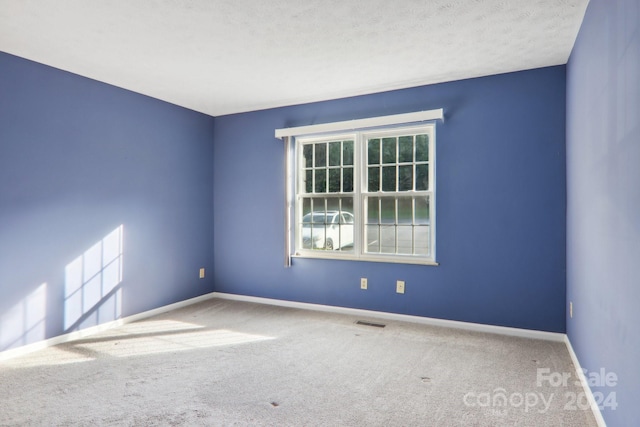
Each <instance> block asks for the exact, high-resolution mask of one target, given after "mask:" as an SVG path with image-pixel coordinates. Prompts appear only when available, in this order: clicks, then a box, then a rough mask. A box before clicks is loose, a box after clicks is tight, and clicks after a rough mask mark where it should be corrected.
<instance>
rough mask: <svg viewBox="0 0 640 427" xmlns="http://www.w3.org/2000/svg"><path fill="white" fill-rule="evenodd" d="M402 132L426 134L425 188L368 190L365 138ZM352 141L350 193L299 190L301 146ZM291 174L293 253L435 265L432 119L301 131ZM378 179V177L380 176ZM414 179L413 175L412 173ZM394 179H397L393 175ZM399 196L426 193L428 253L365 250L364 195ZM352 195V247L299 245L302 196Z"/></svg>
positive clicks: (434, 162) (433, 141) (304, 255)
mask: <svg viewBox="0 0 640 427" xmlns="http://www.w3.org/2000/svg"><path fill="white" fill-rule="evenodd" d="M403 134H405V135H409V134H427V135H428V136H429V137H428V138H429V144H428V153H429V160H428V164H429V172H428V173H429V175H428V177H429V187H428V189H427V190H426V191H424V190H420V191H415V190H412V191H393V192H391V191H389V192H384V191H380V192H378V193H370V192H368V188H366V187H367V168H366V166H367V154H368V153H367V140H368V138H369V137H372V136H374V137H378V136H380V137H381V138H382V137H384V136H392V135H395V136H402V135H403ZM338 140H340V141H344V140H353V141H354V153H353V154H354V165H353V167H354V176H353V187H354V188H353V190H354V191H353V193H347V194H345V193H342V192H340V193H329V192H327V193H321V194H308V193H303V192H302V191H300V190H301V189H300V186H301V185H302V183H303V178H302V177H301V176H300V175H301V174H300V173H299V172H300V170H303V169H304V168H303V167H301V162H302V160H303V153H302V146H303V145H305V144H309V143H314V142H331V141H338ZM290 169H291V170H292V172H293V176H294V185H293V191H292V193H293V194H292V195H293V198H294V200H293V203H292V205H293V206H295V208H294V218H295V220H294V222H293V224H292V226H293V227H292V228H293V237H294V239H293V241H294V245H293V248H294V249H295V253H294V254H293V256H294V257H303V258H324V259H343V260H357V261H374V262H389V263H402V264H422V265H438V264H437V262H436V173H435V170H436V126H435V123H433V122H430V123H422V124H417V125H412V126H402V127H400V126H385V127H379V128H375V129H364V130H357V131H353V132H348V133H344V132H339V133H331V132H329V133H325V134H322V135H304V136H297V137H296V138H295V148H294V155H293V165H292V167H291V168H290ZM381 179H382V178H381ZM414 180H415V175H414ZM396 181H397V179H396ZM372 195H373V197H388V196H390V197H394V198H395V197H403V196H428V199H429V221H430V224H429V232H430V236H429V249H430V253H429V255H409V254H386V253H385V254H382V253H369V252H366V251H365V245H366V238H365V224H366V219H365V206H364V201H365V197H367V196H369V197H371V196H372ZM350 196H352V197H353V215H354V217H355V223H354V236H353V239H354V243H353V251H351V252H348V251H326V250H314V249H305V248H303V247H302V246H303V245H302V227H301V224H302V213H303V208H302V200H303V199H304V198H309V197H316V198H325V197H350Z"/></svg>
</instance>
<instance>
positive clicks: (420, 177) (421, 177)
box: [416, 165, 429, 191]
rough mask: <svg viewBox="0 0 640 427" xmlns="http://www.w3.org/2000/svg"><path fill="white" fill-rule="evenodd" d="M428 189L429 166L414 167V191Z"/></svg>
mask: <svg viewBox="0 0 640 427" xmlns="http://www.w3.org/2000/svg"><path fill="white" fill-rule="evenodd" d="M428 189H429V165H416V190H418V191H420V190H428Z"/></svg>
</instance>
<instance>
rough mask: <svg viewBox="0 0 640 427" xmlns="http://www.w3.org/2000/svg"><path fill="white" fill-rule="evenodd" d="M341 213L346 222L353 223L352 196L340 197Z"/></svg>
mask: <svg viewBox="0 0 640 427" xmlns="http://www.w3.org/2000/svg"><path fill="white" fill-rule="evenodd" d="M342 214H343V215H344V219H345V221H346V222H347V223H348V224H353V197H343V198H342Z"/></svg>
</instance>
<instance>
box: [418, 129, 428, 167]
mask: <svg viewBox="0 0 640 427" xmlns="http://www.w3.org/2000/svg"><path fill="white" fill-rule="evenodd" d="M426 161H429V139H428V135H416V162H426Z"/></svg>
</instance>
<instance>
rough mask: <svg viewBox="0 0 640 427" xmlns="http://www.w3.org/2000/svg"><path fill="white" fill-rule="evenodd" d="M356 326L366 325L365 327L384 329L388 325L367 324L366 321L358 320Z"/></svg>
mask: <svg viewBox="0 0 640 427" xmlns="http://www.w3.org/2000/svg"><path fill="white" fill-rule="evenodd" d="M356 325H364V326H373V327H374V328H384V327H385V326H387V325H383V324H382V323H373V322H365V321H364V320H358V321H357V322H356Z"/></svg>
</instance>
